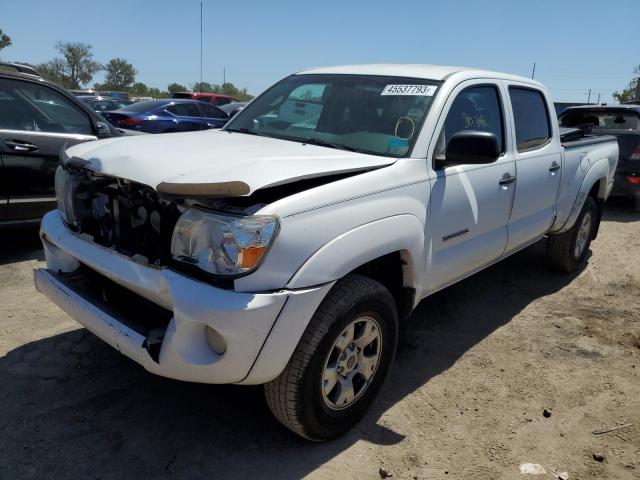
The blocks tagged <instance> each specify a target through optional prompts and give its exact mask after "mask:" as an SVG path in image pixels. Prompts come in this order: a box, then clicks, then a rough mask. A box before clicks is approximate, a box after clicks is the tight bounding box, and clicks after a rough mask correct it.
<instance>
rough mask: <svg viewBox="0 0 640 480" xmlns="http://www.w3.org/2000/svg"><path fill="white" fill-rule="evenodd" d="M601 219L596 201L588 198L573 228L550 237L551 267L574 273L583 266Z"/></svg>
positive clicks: (548, 257) (548, 249) (548, 251)
mask: <svg viewBox="0 0 640 480" xmlns="http://www.w3.org/2000/svg"><path fill="white" fill-rule="evenodd" d="M599 218H600V217H599V216H598V207H597V205H596V202H595V200H594V199H593V197H587V199H586V200H585V202H584V205H583V206H582V210H581V211H580V214H579V215H578V218H577V219H576V222H575V223H574V225H573V227H571V229H569V230H567V231H566V232H564V233H559V234H552V235H549V241H548V243H547V259H548V261H549V263H550V264H551V266H553V267H554V268H556V269H558V270H562V271H565V272H572V271H574V270H575V269H576V268H578V267H579V266H580V265H582V263H583V262H584V261H585V259H586V258H587V252H588V250H589V246H590V245H591V240H592V239H593V234H594V232H595V231H596V228H597V225H598V221H599Z"/></svg>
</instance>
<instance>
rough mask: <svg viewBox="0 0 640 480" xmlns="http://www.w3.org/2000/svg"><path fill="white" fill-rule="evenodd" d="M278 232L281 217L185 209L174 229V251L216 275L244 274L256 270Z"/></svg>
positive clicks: (182, 257) (176, 257)
mask: <svg viewBox="0 0 640 480" xmlns="http://www.w3.org/2000/svg"><path fill="white" fill-rule="evenodd" d="M277 232H278V219H277V217H271V216H266V215H264V216H263V215H256V216H247V217H241V216H232V215H226V214H219V213H212V212H205V211H203V210H199V209H197V208H190V209H188V210H187V211H185V212H184V213H183V214H182V215H181V216H180V218H179V219H178V222H177V223H176V226H175V228H174V230H173V238H172V239H171V254H172V256H173V258H174V259H175V260H178V261H181V262H185V263H189V264H192V265H195V266H197V267H199V268H201V269H202V270H204V271H206V272H208V273H211V274H214V275H240V274H243V273H248V272H250V271H251V270H253V269H255V268H256V267H257V266H258V264H259V263H260V261H261V260H262V258H263V257H264V255H265V253H266V252H267V250H268V248H269V246H270V245H271V243H272V241H273V239H274V238H275V236H276V234H277Z"/></svg>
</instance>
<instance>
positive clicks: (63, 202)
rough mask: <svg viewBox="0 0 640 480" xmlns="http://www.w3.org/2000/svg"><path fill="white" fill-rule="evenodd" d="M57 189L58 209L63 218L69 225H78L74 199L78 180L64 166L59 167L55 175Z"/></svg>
mask: <svg viewBox="0 0 640 480" xmlns="http://www.w3.org/2000/svg"><path fill="white" fill-rule="evenodd" d="M54 183H55V190H56V202H57V204H58V211H59V212H60V215H61V216H62V219H63V220H64V222H65V223H66V224H67V225H71V226H74V227H75V226H77V225H78V219H77V218H76V215H75V209H74V207H73V200H74V194H75V189H76V185H77V181H76V179H75V177H74V175H72V174H71V173H69V172H68V171H67V170H66V169H65V168H64V167H61V166H60V167H58V169H57V170H56V176H55V182H54Z"/></svg>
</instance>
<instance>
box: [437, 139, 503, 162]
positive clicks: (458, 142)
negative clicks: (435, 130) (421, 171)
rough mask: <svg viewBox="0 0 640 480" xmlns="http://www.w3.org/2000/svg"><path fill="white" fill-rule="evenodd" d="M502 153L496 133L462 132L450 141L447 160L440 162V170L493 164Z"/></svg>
mask: <svg viewBox="0 0 640 480" xmlns="http://www.w3.org/2000/svg"><path fill="white" fill-rule="evenodd" d="M500 153H501V152H500V145H499V144H498V137H497V136H496V135H495V134H494V133H491V132H481V131H478V130H462V131H460V132H457V133H455V134H454V135H453V136H452V137H451V139H449V143H448V144H447V149H446V152H445V159H444V160H440V161H438V163H439V168H444V167H449V166H451V165H473V164H476V165H477V164H484V163H493V162H495V161H496V160H497V159H498V157H499V156H500Z"/></svg>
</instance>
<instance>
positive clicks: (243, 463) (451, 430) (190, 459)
mask: <svg viewBox="0 0 640 480" xmlns="http://www.w3.org/2000/svg"><path fill="white" fill-rule="evenodd" d="M0 252H1V253H0V479H3V480H4V479H7V480H13V479H19V478H33V479H46V478H55V479H65V478H69V479H72V478H73V479H77V478H83V479H85V478H96V479H98V478H101V479H107V478H109V479H110V478H114V479H116V478H117V479H122V478H128V479H133V478H187V479H211V478H243V479H248V478H261V479H265V478H284V479H288V478H300V477H304V476H308V477H311V478H321V479H336V478H340V479H350V478H354V479H356V478H357V479H362V478H364V479H367V478H369V479H376V478H380V477H381V476H383V475H384V474H385V472H386V473H389V474H390V475H393V478H394V479H395V478H401V479H403V478H407V479H414V478H419V479H431V478H434V479H435V478H451V479H481V480H489V479H514V478H520V477H522V478H523V479H524V478H556V477H554V476H553V472H556V473H559V472H567V473H568V478H571V479H596V478H602V479H638V478H640V322H639V320H640V308H639V307H640V214H635V213H632V212H631V211H630V210H629V206H628V204H627V203H626V202H620V201H617V202H609V204H608V205H607V210H606V213H605V218H604V220H603V224H602V227H601V230H600V236H599V237H598V239H597V240H596V241H595V242H594V243H593V244H592V246H591V252H592V254H591V257H590V258H589V261H588V265H587V266H586V268H584V269H583V270H582V271H580V272H578V273H576V274H572V275H563V274H557V273H554V272H552V271H550V270H549V269H548V268H547V267H546V266H545V264H544V262H543V255H544V243H543V242H540V243H539V244H536V245H534V246H533V247H531V248H528V249H527V250H524V251H522V252H520V253H518V254H516V255H514V256H513V257H511V258H509V259H507V260H505V261H504V262H501V263H500V264H498V265H495V266H493V267H491V268H489V269H487V270H485V271H484V272H481V273H479V274H477V275H475V276H474V277H472V278H469V279H467V280H465V281H463V282H461V283H459V284H457V285H454V286H453V287H450V288H448V289H446V290H444V291H442V292H440V293H438V294H436V295H434V296H432V297H430V298H429V299H427V300H425V301H424V302H423V303H422V304H421V305H420V307H419V308H418V310H417V311H416V312H415V313H414V314H413V315H412V317H411V318H410V319H409V320H408V321H407V322H406V323H405V324H404V326H403V331H402V333H401V343H400V348H399V353H398V358H397V361H396V364H395V366H394V368H393V370H392V372H391V375H390V378H389V380H388V381H387V383H386V384H385V387H384V389H383V391H382V393H381V396H380V398H379V399H378V402H377V403H376V405H375V408H374V410H373V411H372V412H371V414H369V415H368V416H367V417H366V418H365V420H363V421H362V422H361V423H360V424H359V425H358V426H357V427H356V428H355V429H354V430H353V431H352V432H350V433H349V434H347V435H346V436H344V437H342V438H340V439H338V440H336V441H333V442H328V443H324V444H311V443H308V442H306V441H304V440H301V439H299V438H297V437H295V436H294V435H293V434H290V433H289V432H288V431H287V430H285V429H284V428H283V427H281V426H280V425H279V424H278V423H277V422H276V421H275V420H274V419H273V418H272V417H271V415H270V414H269V411H268V410H267V407H266V405H265V402H264V400H263V397H262V389H261V388H260V387H240V386H215V385H197V384H187V383H181V382H177V381H172V380H167V379H163V378H158V377H154V376H152V375H151V374H148V373H147V372H146V371H144V370H143V369H142V368H140V367H138V366H137V365H136V364H134V363H133V362H131V361H129V360H128V359H127V358H125V357H123V356H121V355H120V354H118V353H117V352H116V351H114V350H112V349H111V348H110V347H108V346H106V345H105V344H103V343H102V342H101V341H100V340H98V339H96V338H95V337H93V335H91V334H90V333H88V332H87V331H86V330H84V329H82V328H79V326H78V325H77V324H76V323H75V322H74V321H72V320H71V319H69V318H68V317H67V316H66V315H65V314H64V313H62V312H61V311H60V310H59V309H58V308H57V307H55V306H54V305H53V304H51V303H49V302H48V301H47V300H46V299H45V298H44V297H43V296H41V295H39V294H38V293H37V292H36V291H35V290H34V288H33V283H32V273H31V271H32V269H33V268H36V267H40V266H42V265H43V253H42V251H41V250H40V249H39V243H38V240H37V232H35V231H33V230H27V231H21V232H10V233H7V232H0ZM545 410H546V413H545ZM623 423H627V424H633V425H631V426H626V427H625V428H620V429H618V430H614V431H612V432H610V433H605V434H600V435H596V434H594V433H592V432H593V431H594V430H598V429H604V428H610V427H615V426H617V425H620V424H623ZM594 455H595V457H597V460H596V458H594ZM599 460H600V461H599ZM523 463H536V464H541V465H542V466H543V467H544V469H545V470H546V471H547V475H546V476H545V475H543V476H539V477H529V476H525V475H521V474H520V470H519V467H520V465H521V464H523Z"/></svg>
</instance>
